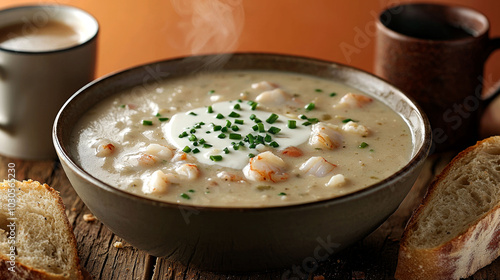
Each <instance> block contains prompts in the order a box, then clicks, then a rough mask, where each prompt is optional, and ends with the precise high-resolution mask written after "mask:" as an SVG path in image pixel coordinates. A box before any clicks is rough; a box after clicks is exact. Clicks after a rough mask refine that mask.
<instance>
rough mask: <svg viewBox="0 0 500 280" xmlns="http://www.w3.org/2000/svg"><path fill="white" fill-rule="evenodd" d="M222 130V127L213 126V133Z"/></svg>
mask: <svg viewBox="0 0 500 280" xmlns="http://www.w3.org/2000/svg"><path fill="white" fill-rule="evenodd" d="M221 129H222V126H220V125H214V131H219V130H221Z"/></svg>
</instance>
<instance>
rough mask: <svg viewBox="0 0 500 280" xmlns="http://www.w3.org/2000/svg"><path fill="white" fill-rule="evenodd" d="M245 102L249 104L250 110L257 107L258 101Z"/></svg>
mask: <svg viewBox="0 0 500 280" xmlns="http://www.w3.org/2000/svg"><path fill="white" fill-rule="evenodd" d="M247 103H248V104H249V105H250V107H251V108H252V110H255V109H256V108H257V105H259V103H257V102H255V101H248V102H247Z"/></svg>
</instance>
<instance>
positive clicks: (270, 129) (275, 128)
mask: <svg viewBox="0 0 500 280" xmlns="http://www.w3.org/2000/svg"><path fill="white" fill-rule="evenodd" d="M267 131H268V132H269V133H271V134H276V133H278V132H280V131H281V129H279V128H277V127H275V126H271V127H270V128H269V129H268V130H267Z"/></svg>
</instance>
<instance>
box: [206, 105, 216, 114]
mask: <svg viewBox="0 0 500 280" xmlns="http://www.w3.org/2000/svg"><path fill="white" fill-rule="evenodd" d="M207 112H208V113H209V114H211V113H213V112H214V109H213V108H212V106H208V108H207Z"/></svg>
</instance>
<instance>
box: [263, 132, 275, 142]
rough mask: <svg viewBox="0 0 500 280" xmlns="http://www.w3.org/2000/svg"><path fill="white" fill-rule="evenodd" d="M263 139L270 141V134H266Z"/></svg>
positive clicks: (271, 138) (271, 139)
mask: <svg viewBox="0 0 500 280" xmlns="http://www.w3.org/2000/svg"><path fill="white" fill-rule="evenodd" d="M264 141H266V142H271V141H273V137H271V135H269V134H266V137H264Z"/></svg>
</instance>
